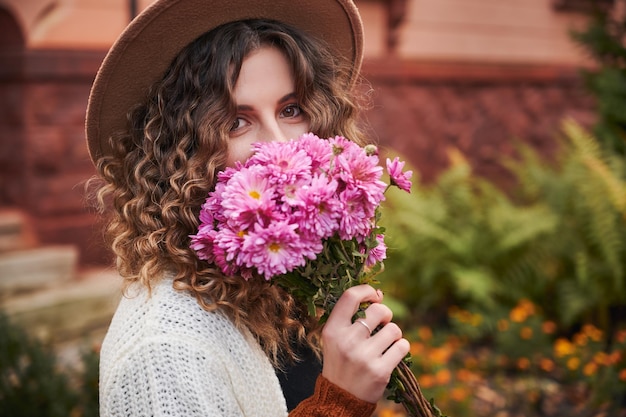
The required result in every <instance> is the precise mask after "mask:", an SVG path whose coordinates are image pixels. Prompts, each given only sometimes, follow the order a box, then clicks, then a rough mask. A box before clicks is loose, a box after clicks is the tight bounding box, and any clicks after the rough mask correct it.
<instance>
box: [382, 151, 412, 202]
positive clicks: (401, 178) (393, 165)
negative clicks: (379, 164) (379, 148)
mask: <svg viewBox="0 0 626 417" xmlns="http://www.w3.org/2000/svg"><path fill="white" fill-rule="evenodd" d="M403 168H404V161H402V162H401V161H400V158H398V157H397V156H396V157H395V158H394V160H393V161H391V160H390V159H389V158H387V173H388V174H389V178H391V184H392V185H396V186H397V187H398V188H399V189H401V190H403V191H406V192H407V193H410V192H411V180H410V178H411V177H412V176H413V171H406V172H402V169H403Z"/></svg>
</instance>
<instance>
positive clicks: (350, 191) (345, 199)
mask: <svg viewBox="0 0 626 417" xmlns="http://www.w3.org/2000/svg"><path fill="white" fill-rule="evenodd" d="M339 198H340V199H341V201H342V203H343V211H342V212H341V218H340V220H339V237H340V238H341V239H344V240H350V239H352V238H357V240H362V239H363V237H365V236H366V235H367V234H368V233H369V231H370V229H371V216H368V215H367V214H366V212H365V209H366V207H368V205H367V204H364V203H366V199H365V197H364V196H363V192H362V191H361V190H359V189H358V188H354V187H352V188H347V189H345V190H344V191H342V192H341V194H340V195H339Z"/></svg>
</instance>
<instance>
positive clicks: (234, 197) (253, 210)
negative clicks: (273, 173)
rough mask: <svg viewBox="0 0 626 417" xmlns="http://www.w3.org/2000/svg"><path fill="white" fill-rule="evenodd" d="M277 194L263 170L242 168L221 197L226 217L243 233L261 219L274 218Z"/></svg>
mask: <svg viewBox="0 0 626 417" xmlns="http://www.w3.org/2000/svg"><path fill="white" fill-rule="evenodd" d="M274 193H275V190H274V187H273V186H272V185H271V184H270V183H269V180H268V178H267V170H266V169H265V168H264V167H263V166H260V165H252V166H250V167H246V168H242V169H241V171H238V172H236V173H235V174H234V175H233V176H232V177H231V178H230V180H229V181H228V183H227V184H226V187H225V188H224V191H223V193H222V195H221V198H222V201H221V208H222V211H223V213H224V217H225V218H226V219H228V222H229V223H234V224H237V225H239V227H241V228H243V229H246V228H248V227H249V226H250V225H251V224H253V223H255V222H258V221H260V219H265V218H271V217H272V212H273V208H274V201H273V199H274Z"/></svg>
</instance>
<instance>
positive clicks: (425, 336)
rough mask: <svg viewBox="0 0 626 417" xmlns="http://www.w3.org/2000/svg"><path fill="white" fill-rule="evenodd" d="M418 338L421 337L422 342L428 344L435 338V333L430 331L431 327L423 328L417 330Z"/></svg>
mask: <svg viewBox="0 0 626 417" xmlns="http://www.w3.org/2000/svg"><path fill="white" fill-rule="evenodd" d="M417 337H419V338H420V340H423V341H425V342H427V341H429V340H430V339H432V338H433V331H432V330H431V329H430V327H426V326H421V327H420V328H419V329H417Z"/></svg>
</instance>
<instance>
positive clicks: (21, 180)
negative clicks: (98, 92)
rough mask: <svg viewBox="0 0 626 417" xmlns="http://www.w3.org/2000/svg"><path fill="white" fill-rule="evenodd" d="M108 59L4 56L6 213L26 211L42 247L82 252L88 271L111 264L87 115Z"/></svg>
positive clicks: (0, 135) (0, 97)
mask: <svg viewBox="0 0 626 417" xmlns="http://www.w3.org/2000/svg"><path fill="white" fill-rule="evenodd" d="M103 56H104V52H101V51H63V50H30V51H24V50H18V49H12V50H9V51H4V52H2V56H1V57H0V62H2V65H1V66H0V115H1V116H0V184H1V185H2V187H1V191H0V207H2V208H7V207H9V208H17V209H20V210H21V211H22V212H24V213H25V214H26V215H27V216H28V218H29V219H30V222H31V224H32V229H33V230H34V231H35V234H36V237H37V239H38V243H39V244H41V245H46V244H75V245H77V246H78V247H79V248H80V262H81V264H83V265H88V264H99V263H103V262H108V260H107V259H108V258H109V256H108V255H107V254H106V252H105V251H103V250H102V247H101V245H100V244H99V243H98V242H100V240H101V239H100V238H99V232H98V228H97V227H96V226H95V224H96V222H95V220H96V217H95V216H94V214H93V212H92V211H91V210H89V209H88V208H87V206H86V203H85V196H84V185H83V184H84V181H85V180H86V179H88V178H89V177H91V176H92V175H93V174H94V169H93V166H92V164H91V162H90V160H89V157H88V154H87V150H86V146H85V136H84V115H85V110H86V106H87V97H88V95H89V89H90V86H91V82H92V80H93V77H94V75H95V73H96V70H97V68H98V66H99V64H100V61H101V60H102V58H103Z"/></svg>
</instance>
